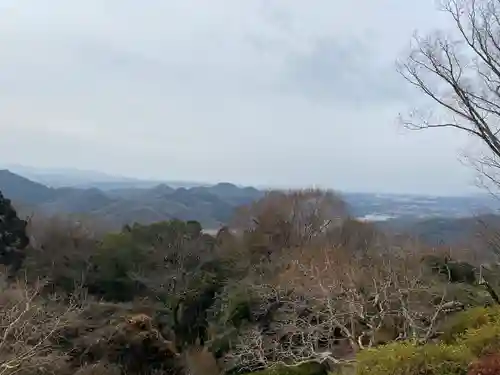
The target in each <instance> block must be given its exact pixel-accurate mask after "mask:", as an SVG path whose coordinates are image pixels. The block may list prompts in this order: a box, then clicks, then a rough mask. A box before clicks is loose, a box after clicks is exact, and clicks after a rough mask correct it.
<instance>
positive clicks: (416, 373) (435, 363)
mask: <svg viewBox="0 0 500 375" xmlns="http://www.w3.org/2000/svg"><path fill="white" fill-rule="evenodd" d="M356 359H357V362H358V366H357V372H356V373H357V375H389V374H390V375H465V374H467V369H468V365H469V363H470V362H471V361H472V360H473V359H474V356H473V355H472V353H471V352H470V351H469V350H468V349H467V348H466V347H465V346H462V345H445V344H427V345H423V346H418V345H416V344H412V343H410V342H399V343H398V342H396V343H391V344H388V345H384V346H381V347H378V348H374V349H368V350H364V351H362V352H360V353H359V354H358V355H357V358H356Z"/></svg>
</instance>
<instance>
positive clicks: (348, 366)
mask: <svg viewBox="0 0 500 375" xmlns="http://www.w3.org/2000/svg"><path fill="white" fill-rule="evenodd" d="M0 207H2V209H1V211H0V214H1V215H4V217H5V218H6V217H9V218H10V219H9V220H3V221H2V222H3V223H5V225H4V226H3V227H0V231H3V232H2V233H11V235H10V237H6V236H4V235H2V236H0V238H4V239H9V240H8V243H7V242H6V243H5V244H4V245H3V247H2V248H0V250H1V252H2V254H4V256H3V257H2V258H1V260H2V263H3V264H4V265H5V271H3V279H2V282H1V284H0V288H1V289H0V300H1V302H2V303H1V304H0V310H1V311H2V314H0V315H1V317H2V318H1V319H2V320H3V322H2V325H1V328H0V329H1V331H0V335H1V337H3V341H2V344H0V373H2V374H5V375H12V374H20V375H25V374H57V375H59V374H61V375H63V374H68V375H69V374H75V373H77V374H100V375H105V374H132V375H135V374H137V375H139V374H141V375H142V374H179V375H181V374H194V375H197V374H200V375H211V374H213V375H215V374H237V373H260V374H266V375H268V374H277V375H284V374H300V375H320V374H326V373H327V372H333V371H341V372H342V371H344V372H345V371H351V372H352V371H355V373H357V374H372V373H373V374H375V375H377V374H386V373H392V374H408V375H409V374H465V373H466V371H467V369H468V368H469V366H472V367H471V368H473V366H483V365H482V363H483V362H484V363H490V362H491V363H493V362H494V361H495V359H492V358H490V357H489V354H490V352H491V353H493V352H494V348H496V347H497V346H496V345H497V343H496V340H497V339H496V337H497V336H495V335H496V332H497V331H498V330H497V328H495V327H496V325H495V324H497V323H496V322H497V320H498V321H500V318H498V317H497V315H496V314H497V311H498V309H496V308H493V307H492V308H491V310H490V309H481V308H479V307H477V308H475V309H474V307H475V306H484V305H488V304H489V305H494V304H495V303H496V302H495V296H496V295H495V293H494V292H493V293H491V290H490V292H489V289H488V288H486V287H485V286H484V285H481V284H482V283H481V282H482V281H483V279H482V278H486V280H488V281H490V282H489V283H488V284H487V286H488V287H489V288H493V290H495V289H496V288H497V287H499V286H498V285H496V283H495V281H496V280H498V275H499V272H500V270H497V267H496V266H495V265H494V264H492V265H491V266H490V267H489V268H485V267H483V268H481V272H479V271H480V269H479V268H477V265H476V264H474V262H473V260H468V259H465V258H457V257H451V255H450V254H449V253H443V252H440V251H436V250H432V249H430V248H426V247H423V246H420V245H418V243H416V242H405V243H404V244H402V243H396V242H393V239H392V238H391V237H390V236H388V235H386V234H384V233H381V232H379V231H378V230H377V229H376V227H374V226H373V225H371V224H369V223H363V222H359V221H356V220H354V219H352V218H350V216H349V215H348V211H347V209H346V205H345V203H344V202H343V201H342V200H341V199H340V198H339V197H338V196H337V195H336V194H334V193H333V192H322V191H316V190H310V191H297V192H288V193H282V192H271V193H268V194H266V195H265V196H264V197H263V198H261V199H260V200H258V201H256V202H254V203H252V204H249V205H245V206H242V207H241V208H240V209H238V210H237V211H236V212H235V215H234V217H233V219H232V220H231V223H232V224H231V226H228V227H224V228H222V229H221V230H220V231H219V232H218V233H217V235H215V236H211V235H208V234H204V233H203V230H202V226H201V225H200V223H199V222H197V221H181V220H169V221H161V222H157V223H154V224H150V225H140V224H135V225H131V226H125V227H123V228H122V230H121V231H119V232H114V233H110V234H103V235H101V234H99V233H100V232H99V231H96V230H94V229H93V228H92V227H86V226H83V225H82V224H76V223H75V222H71V221H62V220H55V219H53V220H43V221H38V222H31V223H30V225H28V226H26V223H24V222H23V221H22V220H19V219H18V218H16V216H15V215H13V213H14V212H15V211H13V210H12V207H11V204H10V202H9V201H8V200H6V199H2V204H1V205H0ZM9 207H10V208H9ZM23 223H24V224H23ZM14 228H18V229H17V230H16V231H14V230H13V229H14ZM24 231H27V234H28V235H29V239H30V243H28V241H26V239H25V238H28V237H24ZM7 254H10V256H5V255H7ZM480 274H481V277H482V278H481V279H480V278H479V276H480ZM480 281H481V282H480ZM470 308H473V309H472V310H470ZM463 310H466V312H465V313H461V312H460V311H463ZM462 314H469V315H464V316H462ZM472 317H473V318H472ZM450 318H451V320H450ZM474 319H475V320H474ZM483 326H484V327H487V328H483ZM464 343H467V345H466V348H464ZM493 354H494V353H493ZM488 361H490V362H488ZM403 363H404V365H403ZM484 366H486V365H484ZM488 366H490V365H489V364H488ZM491 366H493V365H491ZM373 371H375V372H373ZM377 371H378V372H377Z"/></svg>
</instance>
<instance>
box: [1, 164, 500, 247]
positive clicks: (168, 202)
mask: <svg viewBox="0 0 500 375" xmlns="http://www.w3.org/2000/svg"><path fill="white" fill-rule="evenodd" d="M16 171H17V173H14V172H13V171H10V170H6V169H5V170H0V191H2V192H3V193H4V195H6V196H7V197H9V198H10V199H12V200H13V201H14V203H15V204H16V206H17V207H18V210H19V212H20V213H21V214H24V215H29V214H31V213H39V214H43V215H54V214H62V215H77V216H80V217H88V218H91V219H98V220H99V221H100V222H104V223H106V224H107V225H109V227H110V228H116V229H117V228H120V227H121V226H123V225H124V224H130V223H133V222H140V223H143V224H148V223H152V222H156V221H161V220H167V219H172V218H178V219H181V220H198V221H200V222H201V223H202V225H203V226H204V228H207V229H218V228H219V227H220V226H222V225H224V224H226V223H228V221H229V220H230V218H231V216H232V215H233V213H234V210H235V208H236V207H238V206H241V205H245V204H248V203H251V202H253V201H255V200H257V199H259V198H260V197H262V196H263V195H264V191H263V190H259V189H256V188H253V187H240V186H236V185H234V184H231V183H219V184H215V185H203V184H196V183H182V182H177V183H176V182H162V181H143V180H138V179H133V178H122V177H114V176H109V175H106V174H102V173H99V172H85V171H64V170H59V171H40V170H37V169H34V168H26V167H18V168H17V170H16ZM23 171H24V172H23ZM341 195H342V197H343V199H344V200H345V201H346V202H347V204H348V206H349V207H350V212H351V214H352V216H355V217H357V218H360V219H364V220H368V221H374V222H378V224H379V227H380V228H383V229H385V230H391V231H396V232H405V233H411V234H415V235H418V236H419V237H420V236H421V237H422V238H424V239H425V240H426V241H429V242H432V243H437V242H439V241H440V239H444V240H445V241H446V242H448V241H453V240H458V239H459V238H461V236H462V237H463V236H465V233H466V230H465V229H466V228H468V229H467V230H469V229H470V230H472V231H474V230H475V226H474V223H476V222H477V220H475V219H471V217H472V216H478V215H481V216H482V217H486V218H487V220H488V221H489V222H495V225H497V227H499V228H500V220H497V218H498V217H497V216H495V215H496V214H497V213H498V212H499V210H500V201H498V200H496V199H494V198H492V197H490V196H488V195H478V196H465V197H430V196H414V195H394V194H369V193H342V194H341Z"/></svg>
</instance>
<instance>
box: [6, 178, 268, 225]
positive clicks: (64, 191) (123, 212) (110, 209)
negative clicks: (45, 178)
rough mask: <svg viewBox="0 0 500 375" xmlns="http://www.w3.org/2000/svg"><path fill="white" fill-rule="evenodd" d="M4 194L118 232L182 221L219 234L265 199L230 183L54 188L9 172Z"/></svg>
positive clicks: (24, 205) (29, 208) (23, 208)
mask: <svg viewBox="0 0 500 375" xmlns="http://www.w3.org/2000/svg"><path fill="white" fill-rule="evenodd" d="M0 191H2V192H3V194H4V195H5V196H7V197H8V198H10V199H11V200H12V201H13V202H14V203H15V204H16V205H17V207H18V208H19V210H20V212H23V213H31V212H34V213H39V214H43V215H54V214H73V215H82V216H85V217H90V218H92V217H94V218H98V219H99V220H100V221H103V222H106V223H107V224H108V225H110V227H111V226H112V227H116V228H118V227H121V226H122V225H124V224H129V223H133V222H140V223H143V224H148V223H152V222H156V221H161V220H167V219H172V218H177V219H181V220H198V221H200V222H201V223H202V224H203V226H204V227H206V228H211V229H212V228H213V229H215V228H219V227H220V226H221V225H222V224H224V223H227V222H228V221H229V219H230V218H231V216H232V214H233V212H234V209H235V208H236V207H238V206H241V205H244V204H248V203H251V202H252V201H255V200H256V199H258V198H260V197H261V196H262V195H263V194H264V193H263V192H262V191H259V190H257V189H255V188H251V187H245V188H240V187H237V186H235V185H233V184H229V183H220V184H217V185H213V186H195V187H190V188H185V187H180V188H173V187H171V186H168V185H166V184H159V185H156V186H153V187H148V188H138V187H135V185H134V187H125V188H123V187H120V188H110V187H109V186H108V189H102V188H97V187H89V188H80V187H78V188H76V187H58V188H54V187H48V186H46V185H44V184H41V183H39V182H35V181H32V180H30V179H28V178H26V177H23V176H20V175H18V174H15V173H12V172H11V171H8V170H0Z"/></svg>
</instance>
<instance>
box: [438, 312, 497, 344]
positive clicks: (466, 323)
mask: <svg viewBox="0 0 500 375" xmlns="http://www.w3.org/2000/svg"><path fill="white" fill-rule="evenodd" d="M495 322H499V323H500V306H493V307H475V308H472V309H469V310H466V311H463V312H460V313H458V314H455V315H453V316H452V317H451V318H450V319H449V320H448V321H447V322H446V323H445V325H444V327H443V329H442V330H443V334H442V336H441V340H442V341H443V342H445V343H447V344H450V343H453V342H456V340H457V339H458V338H459V337H460V336H461V335H463V334H464V333H465V332H466V331H467V330H469V329H477V328H480V327H482V326H485V325H488V324H490V323H495Z"/></svg>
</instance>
